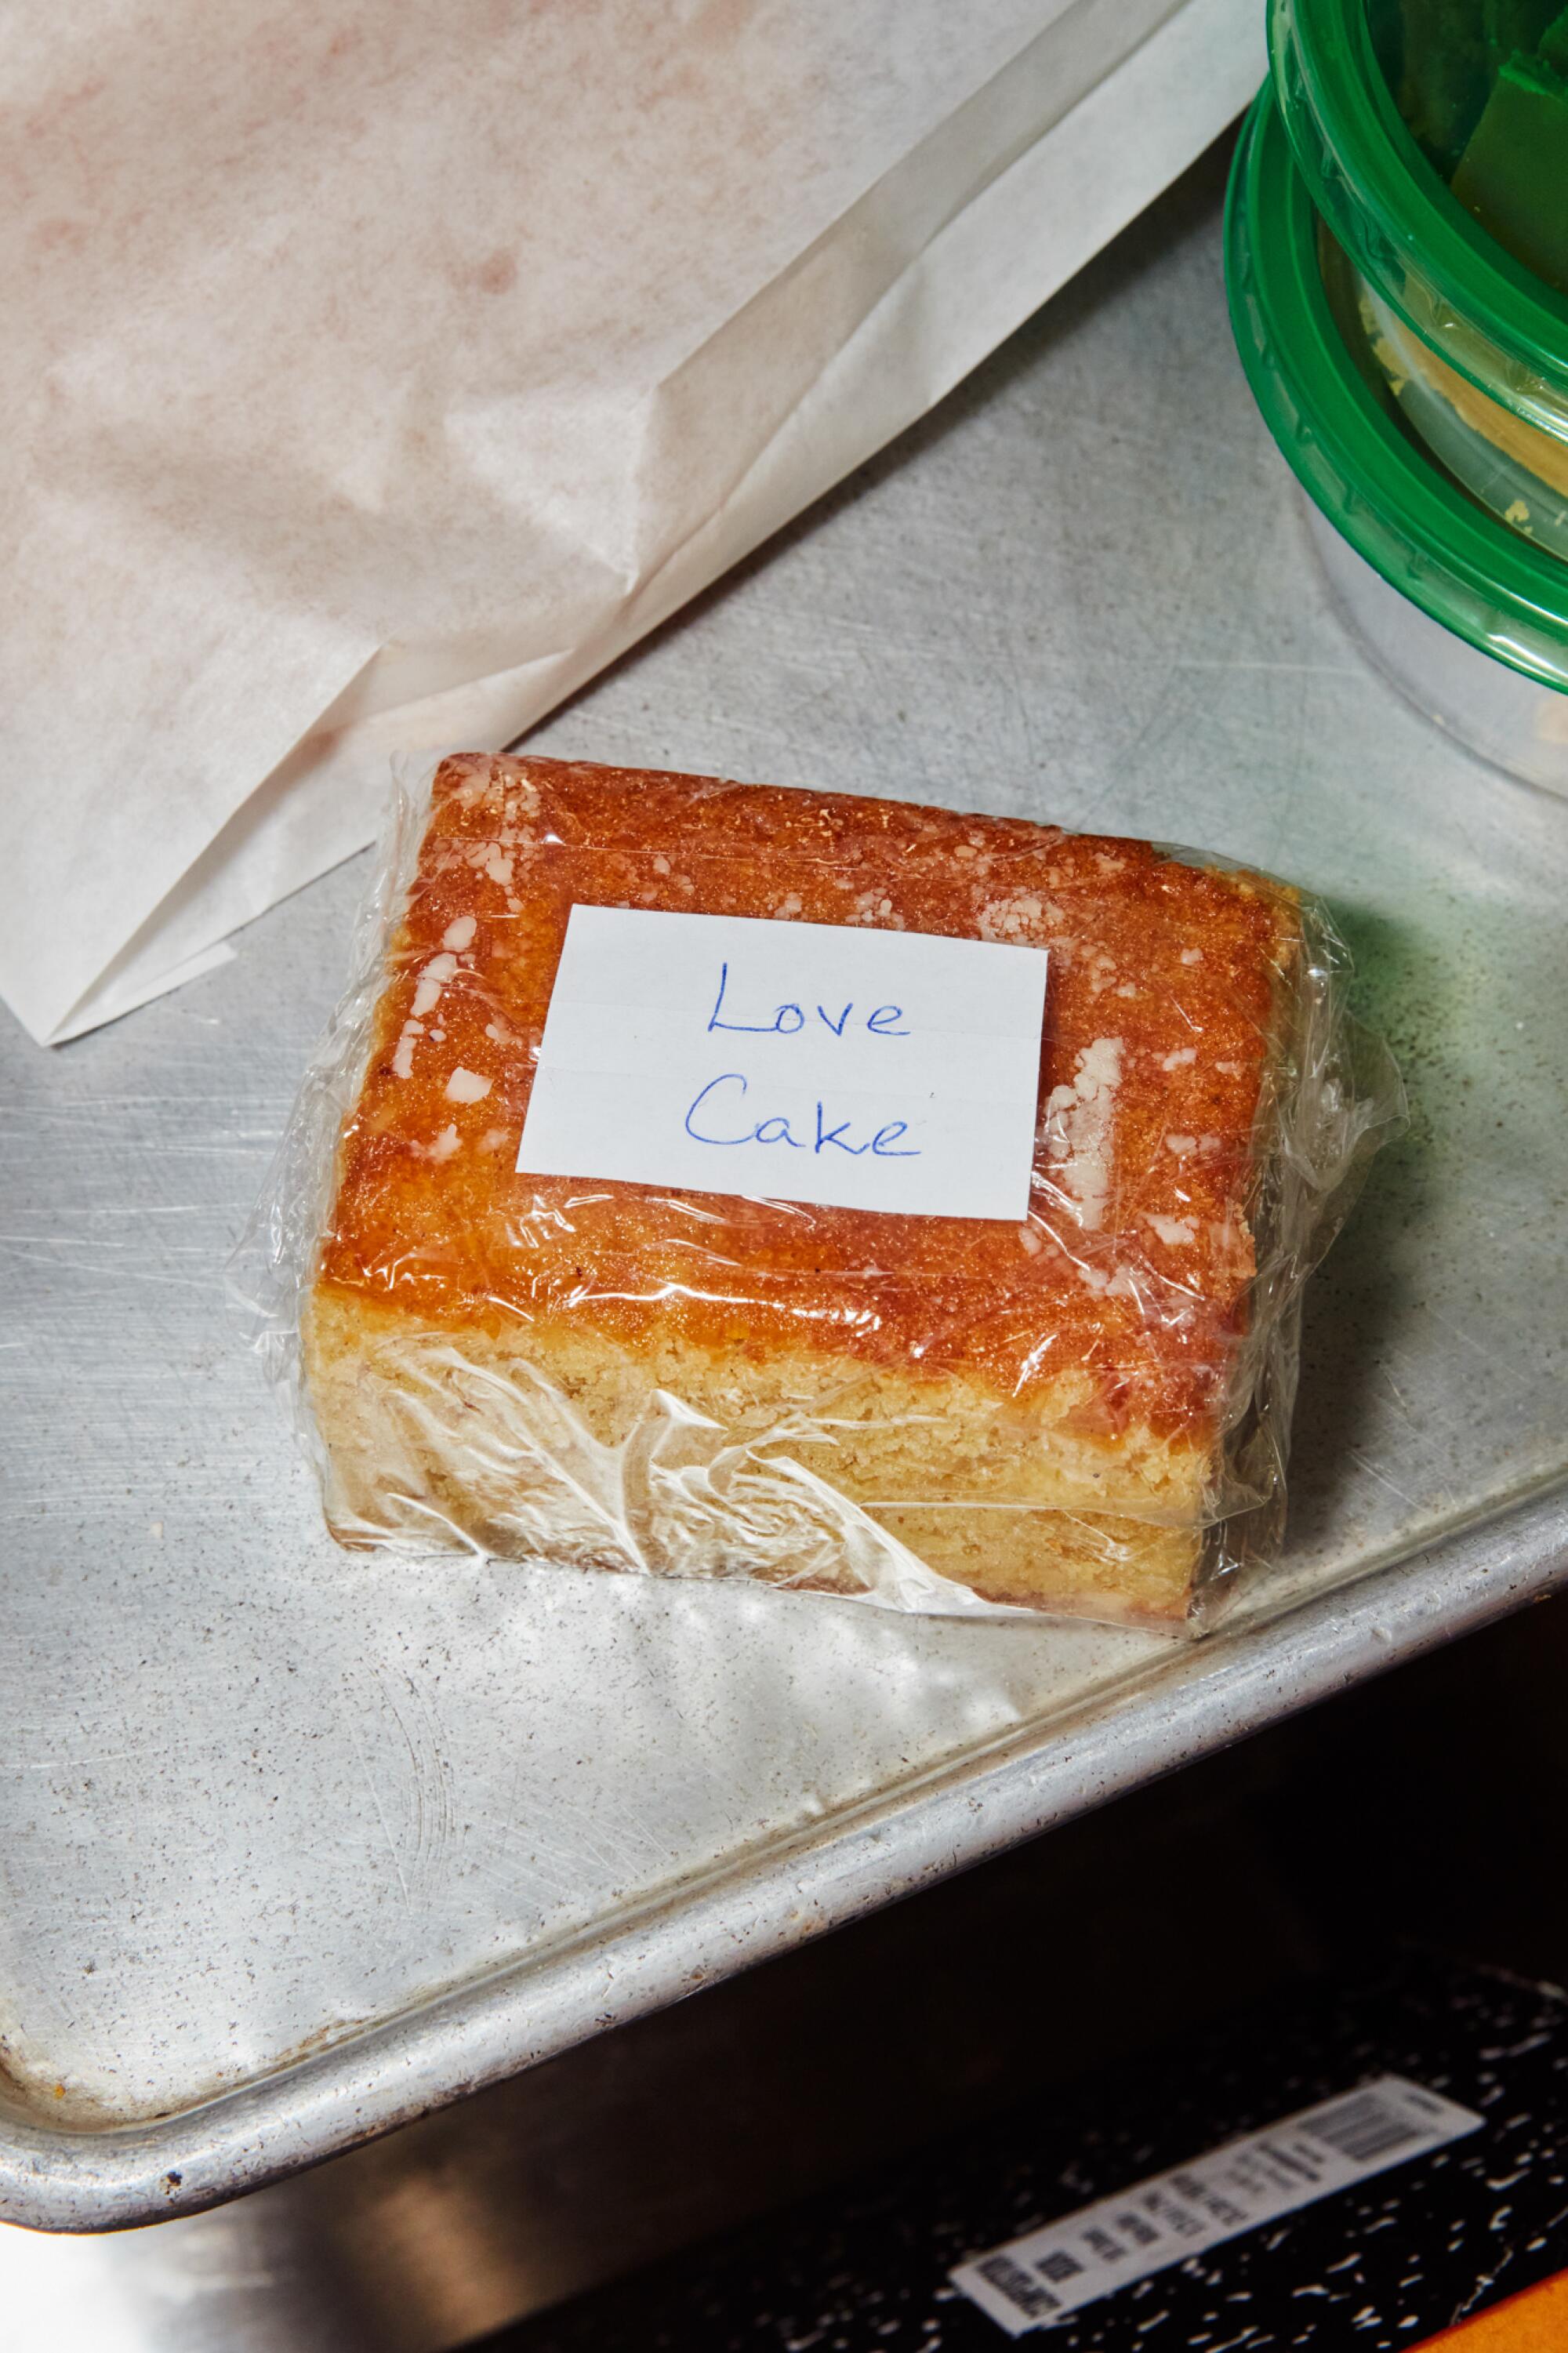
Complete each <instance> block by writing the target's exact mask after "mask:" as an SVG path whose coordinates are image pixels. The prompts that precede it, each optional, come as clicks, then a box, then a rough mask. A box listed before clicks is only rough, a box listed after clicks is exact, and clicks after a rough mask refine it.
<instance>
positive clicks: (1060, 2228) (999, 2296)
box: [952, 2075, 1485, 2337]
mask: <svg viewBox="0 0 1568 2353" xmlns="http://www.w3.org/2000/svg"><path fill="white" fill-rule="evenodd" d="M1484 2122H1485V2118H1484V2117H1482V2116H1477V2115H1476V2114H1475V2112H1474V2110H1473V2109H1470V2108H1461V2107H1458V2106H1456V2105H1455V2104H1454V2102H1453V2101H1452V2100H1445V2099H1442V2098H1440V2097H1439V2095H1438V2094H1436V2092H1428V2091H1426V2090H1425V2089H1424V2088H1423V2086H1422V2085H1421V2084H1412V2083H1408V2082H1406V2080H1405V2077H1404V2076H1402V2075H1380V2076H1379V2077H1378V2078H1377V2080H1376V2081H1375V2082H1374V2083H1371V2084H1363V2085H1362V2087H1361V2089H1360V2090H1359V2091H1356V2092H1350V2093H1347V2094H1344V2095H1343V2096H1342V2098H1339V2099H1333V2100H1321V2101H1320V2102H1319V2103H1318V2105H1317V2106H1316V2107H1311V2108H1302V2109H1301V2110H1300V2112H1299V2114H1297V2115H1296V2116H1287V2117H1285V2118H1284V2120H1283V2121H1282V2122H1281V2123H1279V2124H1277V2125H1271V2126H1269V2127H1268V2130H1267V2131H1266V2132H1258V2133H1248V2134H1247V2136H1246V2137H1245V2138H1244V2139H1241V2140H1233V2141H1227V2142H1226V2145H1225V2147H1223V2148H1216V2149H1213V2150H1211V2151H1210V2152H1209V2154H1208V2155H1207V2156H1206V2157H1200V2158H1194V2161H1193V2163H1192V2164H1191V2165H1181V2166H1176V2167H1173V2169H1172V2170H1171V2171H1170V2172H1169V2173H1157V2174H1155V2175H1154V2176H1153V2178H1152V2179H1151V2180H1148V2181H1141V2182H1139V2183H1138V2184H1137V2185H1136V2187H1135V2188H1133V2189H1125V2190H1122V2191H1121V2193H1120V2195H1118V2196H1117V2197H1115V2198H1102V2199H1100V2200H1099V2202H1098V2203H1097V2204H1095V2205H1093V2206H1083V2207H1080V2208H1079V2211H1078V2212H1077V2213H1076V2214H1069V2215H1068V2216H1067V2217H1066V2218H1065V2219H1064V2220H1063V2221H1059V2222H1047V2224H1046V2225H1045V2227H1044V2228H1043V2229H1042V2230H1038V2231H1031V2232H1029V2233H1028V2235H1027V2236H1026V2238H1022V2239H1011V2240H1009V2241H1008V2242H1007V2244H1006V2245H1005V2246H1002V2247H994V2248H993V2249H992V2251H991V2253H989V2254H988V2255H977V2256H975V2257H974V2259H973V2262H971V2263H961V2264H960V2265H959V2267H958V2269H957V2270H956V2271H955V2272H954V2273H953V2274H952V2280H953V2283H954V2284H955V2285H956V2286H958V2287H961V2288H962V2289H963V2293H964V2295H967V2296H969V2297H970V2298H972V2300H973V2302H974V2303H975V2304H977V2305H978V2306H980V2308H981V2310H982V2311H983V2312H984V2313H987V2314H989V2316H990V2317H991V2318H992V2319H993V2320H995V2321H999V2322H1000V2323H1001V2325H1002V2327H1004V2328H1005V2330H1006V2331H1007V2333H1008V2335H1009V2336H1010V2337H1022V2336H1024V2335H1026V2332H1027V2331H1028V2330H1030V2329H1031V2328H1048V2327H1051V2326H1052V2324H1053V2323H1054V2322H1056V2321H1057V2320H1059V2319H1061V2318H1062V2317H1063V2316H1065V2315H1066V2314H1068V2313H1069V2312H1076V2311H1078V2309H1079V2306H1081V2305H1085V2304H1092V2303H1094V2302H1095V2300H1096V2299H1097V2298H1098V2297H1100V2296H1102V2295H1110V2293H1111V2292H1112V2290H1113V2289H1115V2288H1119V2287H1130V2286H1131V2284H1132V2282H1133V2281H1134V2280H1141V2279H1147V2278H1148V2277H1149V2275H1150V2274H1151V2273H1152V2272H1159V2271H1163V2270H1164V2268H1165V2266H1166V2264H1167V2263H1184V2262H1185V2261H1186V2259H1187V2257H1188V2256H1189V2255H1201V2254H1203V2253H1205V2251H1206V2250H1207V2249H1208V2248H1210V2247H1217V2246H1218V2245H1219V2244H1220V2242H1221V2241H1222V2240H1225V2239H1237V2238H1239V2237H1240V2236H1241V2233H1242V2232H1244V2231H1251V2230H1255V2229H1256V2228H1257V2226H1258V2224H1259V2223H1260V2222H1275V2221H1279V2217H1280V2216H1281V2215H1282V2214H1293V2213H1294V2212H1295V2211H1296V2210H1297V2209H1298V2207H1301V2206H1310V2205H1311V2204H1312V2202H1313V2200H1315V2199H1319V2198H1326V2197H1327V2196H1328V2195H1329V2194H1330V2192H1331V2190H1335V2189H1350V2188H1351V2187H1352V2184H1353V2183H1355V2182H1357V2181H1365V2180H1366V2179H1368V2178H1369V2177H1370V2176H1371V2175H1372V2174H1374V2173H1382V2172H1383V2171H1384V2169H1385V2168H1387V2167H1389V2166H1391V2165H1403V2164H1404V2163H1405V2159H1406V2158H1412V2157H1424V2156H1426V2153H1427V2151H1428V2150H1429V2149H1434V2148H1441V2147H1443V2146H1444V2144H1445V2143H1446V2142H1447V2141H1451V2140H1459V2139H1462V2138H1463V2137H1464V2135H1465V2134H1466V2133H1472V2132H1474V2131H1476V2130H1477V2128H1478V2127H1479V2126H1480V2125H1482V2124H1483V2123H1484Z"/></svg>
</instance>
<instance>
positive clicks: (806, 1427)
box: [237, 754, 1402, 1630]
mask: <svg viewBox="0 0 1568 2353" xmlns="http://www.w3.org/2000/svg"><path fill="white" fill-rule="evenodd" d="M574 906H577V907H600V908H615V907H621V908H637V909H647V910H650V911H665V912H672V913H714V914H722V915H731V916H736V915H738V916H746V917H752V918H761V919H763V920H765V921H768V922H773V923H790V922H799V923H809V924H816V925H830V926H836V927H842V928H851V929H853V928H860V929H864V928H869V929H872V930H887V931H907V932H912V933H925V934H938V935H943V936H946V937H950V938H962V939H970V940H981V941H993V942H1010V943H1013V944H1027V945H1032V946H1038V947H1043V948H1045V949H1046V950H1047V956H1048V973H1049V978H1048V982H1047V993H1046V1009H1045V1019H1044V1028H1043V1033H1042V1038H1041V1050H1040V1068H1039V1094H1038V1104H1037V1125H1036V1129H1035V1141H1034V1145H1033V1162H1032V1168H1031V1169H1030V1171H1029V1175H1028V1185H1027V1201H1028V1206H1027V1209H1026V1213H1025V1214H1024V1215H1022V1216H1021V1217H1020V1218H1019V1219H1016V1221H1013V1220H1005V1219H994V1218H980V1217H957V1216H946V1215H943V1216H912V1215H905V1214H892V1213H889V1212H886V1211H882V1210H879V1209H876V1208H844V1207H838V1206H824V1205H822V1204H821V1203H816V1202H804V1201H801V1200H797V1199H791V1198H771V1197H767V1198H764V1197H762V1196H760V1195H742V1194H738V1193H737V1194H726V1193H720V1192H702V1191H697V1190H693V1189H689V1188H679V1187H668V1186H659V1185H653V1184H632V1183H628V1182H625V1181H621V1180H619V1179H606V1178H602V1177H596V1176H595V1174H594V1173H593V1171H592V1170H588V1171H585V1172H584V1173H583V1174H582V1175H581V1176H533V1175H530V1174H527V1173H520V1172H519V1168H518V1158H519V1146H520V1138H521V1133H522V1126H523V1121H524V1118H525V1116H526V1113H527V1110H528V1104H529V1100H530V1094H531V1087H532V1084H533V1081H534V1075H535V1073H536V1071H537V1070H538V1068H539V1064H540V1057H541V1052H542V1040H543V1035H544V1029H545V1022H546V1018H547V1015H548V1012H549V1008H550V1002H551V992H552V985H553V982H554V979H555V976H556V972H557V967H558V965H559V962H560V957H561V953H562V945H563V939H564V936H565V931H566V925H567V921H568V918H569V915H570V913H571V910H572V909H573V907H574ZM1347 973H1348V959H1347V957H1346V955H1345V952H1344V949H1343V947H1342V944H1341V943H1340V941H1339V939H1338V937H1337V935H1336V934H1335V932H1334V930H1333V927H1332V925H1331V923H1330V921H1329V918H1328V916H1327V914H1326V913H1325V912H1324V911H1323V909H1322V908H1321V906H1319V905H1318V904H1317V903H1316V902H1313V901H1311V900H1310V899H1308V898H1306V897H1304V896H1303V895H1302V894H1300V892H1296V891H1294V890H1292V889H1290V888H1289V887H1288V886H1286V885H1284V884H1281V883H1279V882H1276V881H1271V880H1269V879H1268V878H1267V877H1265V876H1262V875H1258V874H1255V873H1251V872H1248V871H1246V870H1244V869H1240V868H1236V867H1232V866H1228V865H1226V864H1225V863H1223V862H1221V861H1219V860H1210V859H1206V858H1203V857H1200V856H1197V855H1194V853H1191V852H1188V851H1174V850H1170V849H1162V848H1159V847H1157V846H1153V845H1150V844H1147V843H1142V842H1136V841H1126V840H1122V839H1117V838H1114V837H1091V836H1084V835H1075V834H1069V833H1065V832H1063V831H1061V830H1059V829H1058V828H1052V827H1048V826H1042V825H1035V824H1029V823H1026V822H1024V821H1022V820H1019V819H1015V818H984V817H975V816H972V815H968V814H964V813H955V812H952V811H950V810H947V809H937V808H924V807H913V806H910V805H907V804H904V803H899V802H890V801H880V800H871V799H868V798H866V797H857V796H854V795H849V794H841V793H810V792H799V791H788V790H783V789H773V788H770V787H765V786H742V785H735V784H731V783H728V782H725V781H722V780H719V779H714V778H706V777H692V776H669V775H663V774H659V773H656V772H648V771H641V770H627V769H616V768H597V767H590V766H587V765H580V764H568V763H561V762H554V761H546V760H506V759H496V758H491V757H489V756H488V755H478V754H471V755H458V756H455V757H453V758H451V759H448V760H447V761H445V762H443V763H441V764H440V765H439V767H438V768H437V770H436V772H435V774H434V776H426V778H424V779H422V780H421V781H420V782H419V783H418V784H417V785H416V786H409V787H406V788H404V789H401V790H400V791H399V794H398V797H397V801H396V807H395V816H394V820H393V823H392V825H391V827H390V828H389V831H388V835H387V839H386V841H385V844H384V849H383V851H382V853H381V855H380V858H379V861H378V866H377V871H376V873H375V878H374V888H373V889H372V891H371V893H370V896H369V899H368V901H367V903H366V907H365V910H364V913H363V918H362V921H361V925H360V930H359V936H358V939H357V941H356V944H355V950H354V964H353V979H352V982H351V985H350V987H349V989H348V991H347V993H346V994H345V996H344V997H343V999H342V1003H341V1005H340V1006H339V1008H338V1009H337V1012H336V1014H335V1015H334V1017H333V1018H332V1021H331V1026H330V1028H329V1029H328V1031H327V1034H326V1036H325V1038H324V1039H323V1041H322V1044H321V1049H320V1050H319V1052H318V1054H317V1056H316V1057H315V1060H314V1061H313V1062H312V1065H311V1067H310V1071H309V1073H308V1075H307V1077H306V1080H305V1083H304V1085H303V1087H302V1089H301V1092H300V1098H299V1101H298V1103H297V1105H296V1107H295V1110H294V1113H293V1116H292V1118H291V1120H290V1122H289V1127H288V1131H287V1134H286V1135H285V1138H284V1141H283V1144H282V1146H281V1148H280V1151H279V1155H278V1159H277V1162H276V1165H275V1166H274V1169H273V1171H272V1174H271V1176H270V1178H269V1181H268V1188H267V1191H266V1194H265V1196H264V1198H263V1200H262V1202H261V1204H260V1205H259V1207H258V1212H257V1215H256V1217H255V1219H254V1220H253V1222H252V1227H251V1229H250V1231H249V1233H248V1234H247V1237H246V1239H245V1240H244V1242H243V1243H242V1245H241V1249H240V1252H239V1254H238V1261H237V1283H238V1287H239V1288H240V1289H241V1290H242V1291H243V1292H244V1293H245V1294H246V1295H247V1298H248V1299H249V1300H250V1302H251V1303H252V1305H253V1309H254V1312H255V1329H256V1332H257V1335H258V1345H259V1346H260V1348H261V1351H262V1354H263V1356H264V1358H265V1361H266V1363H267V1366H268V1371H269V1373H270V1374H271V1376H272V1377H273V1378H274V1380H275V1381H276V1382H277V1383H278V1384H279V1387H280V1388H281V1389H282V1391H283V1393H284V1394H285V1396H286V1397H287V1398H288V1399H289V1404H290V1408H291V1409H292V1411H293V1413H294V1414H295V1417H296V1419H297V1421H298V1424H299V1427H300V1430H301V1432H302V1434H303V1436H304V1439H305V1441H306V1443H307V1445H308V1446H309V1448H310V1453H311V1457H312V1460H313V1461H314V1463H315V1466H316V1470H317V1472H318V1474H319V1477H320V1480H321V1493H322V1497H323V1503H324V1508H325V1512H326V1517H327V1520H328V1524H329V1525H330V1526H331V1530H332V1533H333V1534H334V1535H335V1536H337V1538H338V1539H339V1540H340V1542H342V1543H343V1544H345V1545H347V1546H371V1545H377V1546H380V1545H391V1546H398V1547H401V1548H404V1549H406V1550H409V1551H412V1552H419V1553H428V1552H432V1551H440V1550H443V1549H448V1548H450V1547H452V1546H465V1547H469V1548H477V1549H479V1550H482V1551H484V1552H486V1553H489V1554H493V1555H496V1556H503V1557H515V1558H518V1559H522V1560H530V1561H536V1562H550V1563H554V1564H558V1565H570V1566H575V1567H596V1568H603V1569H614V1570H618V1571H621V1572H629V1573H640V1574H645V1575H657V1576H673V1577H746V1578H751V1579H761V1580H764V1581H766V1582H768V1583H770V1584H773V1585H777V1586H781V1587H787V1588H796V1589H803V1590H809V1591H820V1592H826V1593H831V1594H837V1595H841V1596H847V1597H852V1598H856V1599H864V1600H869V1601H873V1602H877V1603H879V1604H882V1605H884V1606H887V1607H889V1608H893V1609H913V1610H922V1611H936V1612H944V1613H958V1612H982V1613H985V1614H993V1613H1012V1612H1016V1611H1020V1610H1029V1611H1038V1610H1042V1609H1043V1610H1060V1611H1068V1612H1071V1613H1074V1614H1079V1615H1089V1616H1092V1617H1100V1618H1105V1619H1112V1620H1131V1621H1134V1622H1142V1623H1149V1624H1156V1625H1163V1626H1169V1627H1173V1628H1182V1629H1186V1630H1194V1629H1197V1628H1200V1627H1202V1626H1205V1625H1206V1624H1208V1623H1210V1622H1212V1620H1213V1618H1214V1615H1215V1605H1216V1602H1217V1601H1218V1600H1219V1599H1221V1598H1223V1597H1224V1595H1226V1593H1227V1592H1228V1591H1230V1590H1231V1589H1232V1588H1234V1586H1235V1584H1236V1581H1237V1577H1238V1574H1239V1572H1241V1571H1242V1570H1243V1569H1244V1568H1250V1567H1256V1566H1258V1564H1260V1563H1263V1562H1266V1561H1267V1560H1268V1558H1269V1557H1270V1556H1271V1555H1272V1554H1273V1552H1274V1551H1275V1549H1276V1548H1277V1546H1278V1543H1279V1532H1280V1528H1281V1525H1282V1514H1283V1507H1284V1495H1285V1466H1286V1457H1287V1451H1288V1440H1289V1420H1290V1411H1291V1404H1292V1399H1293V1396H1294V1390H1295V1384H1296V1368H1297V1355H1298V1333H1299V1324H1300V1303H1301V1295H1302V1289H1303V1285H1304V1283H1305V1281H1306V1278H1307V1275H1308V1273H1309V1271H1310V1269H1311V1267H1312V1266H1313V1264H1314V1263H1315V1262H1316V1261H1317V1259H1318V1258H1319V1257H1320V1256H1321V1252H1322V1250H1324V1249H1325V1248H1326V1247H1327V1244H1328V1242H1329V1241H1330V1240H1331V1238H1332V1235H1333V1233H1334V1232H1335V1231H1336V1230H1337V1229H1338V1226H1339V1224H1340V1223H1341V1222H1342V1219H1343V1217H1344V1215H1345V1214H1346V1211H1347V1210H1348V1208H1349V1207H1350V1204H1351V1202H1352V1198H1353V1196H1354V1193H1355V1190H1356V1188H1357V1185H1358V1183H1359V1180H1360V1176H1361V1174H1362V1172H1363V1168H1364V1166H1365V1163H1366V1160H1367V1158H1368V1155H1369V1154H1370V1152H1371V1151H1372V1149H1373V1147H1374V1146H1375V1145H1376V1144H1377V1143H1378V1141H1379V1140H1380V1139H1381V1138H1382V1137H1383V1136H1384V1135H1385V1134H1387V1133H1388V1132H1389V1130H1390V1128H1391V1126H1392V1125H1394V1124H1395V1123H1396V1122H1397V1120H1398V1118H1399V1117H1400V1115H1401V1111H1402V1096H1401V1091H1400V1088H1399V1082H1398V1080H1397V1077H1396V1075H1395V1074H1394V1071H1393V1069H1392V1065H1391V1064H1390V1063H1389V1061H1388V1059H1387V1057H1386V1054H1385V1053H1384V1052H1383V1050H1381V1049H1380V1048H1379V1047H1378V1046H1377V1045H1376V1042H1375V1041H1373V1040H1370V1039H1368V1038H1367V1037H1366V1035H1365V1033H1364V1032H1361V1031H1358V1030H1357V1029H1356V1027H1355V1025H1354V1024H1353V1023H1352V1021H1351V1019H1350V1018H1349V1016H1348V1014H1347V1012H1346V1009H1345V1003H1344V988H1345V981H1346V977H1347ZM1025 1142H1026V1143H1027V1138H1025Z"/></svg>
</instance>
